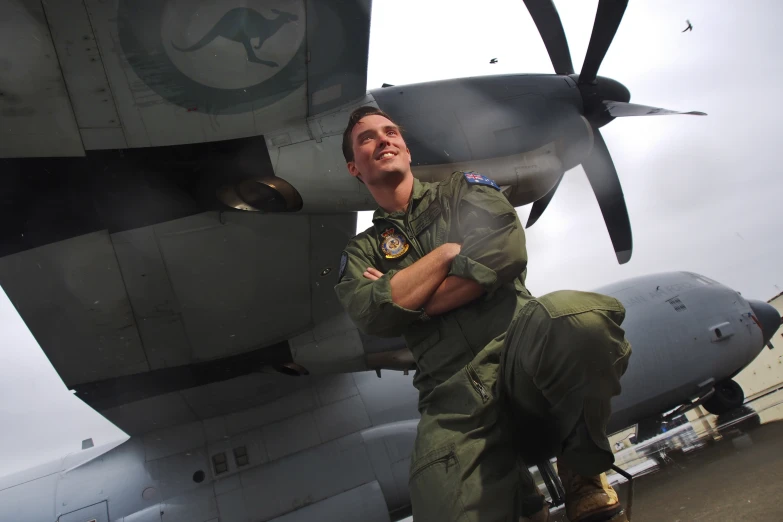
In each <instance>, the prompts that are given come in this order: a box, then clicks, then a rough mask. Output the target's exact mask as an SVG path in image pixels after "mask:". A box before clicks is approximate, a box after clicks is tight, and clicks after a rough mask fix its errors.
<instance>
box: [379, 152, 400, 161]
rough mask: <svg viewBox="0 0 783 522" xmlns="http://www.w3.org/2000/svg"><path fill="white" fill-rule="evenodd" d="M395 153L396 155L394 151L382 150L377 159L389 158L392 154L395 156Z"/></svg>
mask: <svg viewBox="0 0 783 522" xmlns="http://www.w3.org/2000/svg"><path fill="white" fill-rule="evenodd" d="M396 155H397V154H396V153H394V152H384V153H383V154H381V155H380V156H378V159H379V160H384V159H389V158H393V157H394V156H396Z"/></svg>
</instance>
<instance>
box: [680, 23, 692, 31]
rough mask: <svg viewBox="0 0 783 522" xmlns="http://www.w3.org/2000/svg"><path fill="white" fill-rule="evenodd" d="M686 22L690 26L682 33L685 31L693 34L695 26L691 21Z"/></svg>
mask: <svg viewBox="0 0 783 522" xmlns="http://www.w3.org/2000/svg"><path fill="white" fill-rule="evenodd" d="M685 22H686V23H687V24H688V27H686V28H685V29H683V31H682V32H683V33H684V32H685V31H691V32H693V26H692V25H691V21H690V20H685Z"/></svg>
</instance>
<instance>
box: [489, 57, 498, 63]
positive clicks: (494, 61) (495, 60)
mask: <svg viewBox="0 0 783 522" xmlns="http://www.w3.org/2000/svg"><path fill="white" fill-rule="evenodd" d="M489 63H498V59H497V58H492V59H491V60H490V61H489Z"/></svg>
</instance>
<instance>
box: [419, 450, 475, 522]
mask: <svg viewBox="0 0 783 522" xmlns="http://www.w3.org/2000/svg"><path fill="white" fill-rule="evenodd" d="M460 486H461V473H460V463H459V458H458V456H457V451H456V446H455V445H454V444H450V445H447V446H445V447H442V448H440V449H437V450H435V451H432V452H430V453H428V454H426V455H423V456H422V457H419V458H417V459H416V460H415V461H414V462H412V464H411V471H410V479H409V480H408V487H409V490H410V496H411V507H412V508H413V515H414V516H415V517H417V519H421V520H433V521H436V522H437V521H440V520H442V521H444V522H445V521H450V520H459V519H460V517H461V516H462V514H463V513H464V509H463V506H462V502H461V494H460V493H461V492H460V489H461V488H460Z"/></svg>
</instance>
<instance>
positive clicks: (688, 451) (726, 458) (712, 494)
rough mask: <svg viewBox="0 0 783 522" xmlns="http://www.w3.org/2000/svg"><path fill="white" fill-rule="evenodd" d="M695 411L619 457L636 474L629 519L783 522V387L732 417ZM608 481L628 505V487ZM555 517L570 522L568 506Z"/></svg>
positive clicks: (622, 465) (557, 510) (634, 521)
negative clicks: (686, 419) (672, 426)
mask: <svg viewBox="0 0 783 522" xmlns="http://www.w3.org/2000/svg"><path fill="white" fill-rule="evenodd" d="M696 412H697V414H698V415H696V416H695V417H696V418H695V420H692V421H691V422H686V423H684V424H682V425H680V426H677V427H676V428H674V429H672V430H670V431H668V432H666V433H663V434H661V435H658V436H656V437H653V438H652V439H649V440H647V441H643V442H641V443H639V444H635V445H631V446H630V447H628V448H625V449H622V450H620V451H618V452H617V453H616V454H615V459H616V462H615V464H616V465H617V466H618V467H620V468H621V469H624V470H625V471H626V472H630V473H631V474H632V475H633V476H634V479H633V489H634V494H633V503H632V506H631V513H630V515H631V518H630V520H631V522H689V521H710V522H712V521H716V522H717V521H732V522H735V521H743V522H744V521H748V522H762V521H763V522H773V521H774V522H779V521H781V520H783V495H782V494H781V492H783V390H781V391H776V392H774V393H771V394H768V395H765V396H763V397H761V398H759V399H755V400H753V401H751V402H748V403H746V404H745V406H743V407H742V408H741V409H740V410H737V411H735V412H732V413H731V414H728V415H722V416H720V417H716V416H715V415H710V414H706V413H705V412H703V411H702V410H696ZM691 416H692V417H694V416H693V415H691ZM608 478H609V481H610V482H611V483H613V485H614V487H615V488H616V489H617V491H618V493H619V495H620V500H621V502H623V504H624V505H625V506H626V508H627V507H628V502H627V500H628V483H627V482H626V480H625V479H624V478H622V477H621V476H619V475H618V474H615V473H609V477H608ZM541 489H542V491H543V490H544V488H543V485H542V486H541ZM551 513H552V517H551V518H552V522H561V521H562V522H567V518H566V517H565V510H564V509H562V507H558V508H554V509H553V510H552V511H551Z"/></svg>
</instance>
